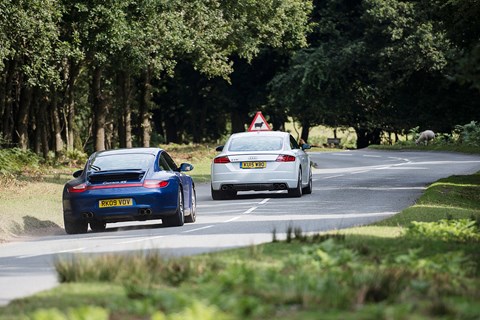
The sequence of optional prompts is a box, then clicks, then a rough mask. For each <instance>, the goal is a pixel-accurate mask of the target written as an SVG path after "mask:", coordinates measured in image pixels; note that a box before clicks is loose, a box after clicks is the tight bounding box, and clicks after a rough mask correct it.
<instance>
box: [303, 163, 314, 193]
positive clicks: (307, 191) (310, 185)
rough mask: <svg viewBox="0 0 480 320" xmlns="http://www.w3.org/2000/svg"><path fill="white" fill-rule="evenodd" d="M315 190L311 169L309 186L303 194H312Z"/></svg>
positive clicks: (304, 189)
mask: <svg viewBox="0 0 480 320" xmlns="http://www.w3.org/2000/svg"><path fill="white" fill-rule="evenodd" d="M312 190H313V181H312V170H311V169H310V175H309V177H308V186H306V187H305V188H303V190H302V192H303V194H311V193H312Z"/></svg>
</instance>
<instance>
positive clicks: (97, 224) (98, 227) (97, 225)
mask: <svg viewBox="0 0 480 320" xmlns="http://www.w3.org/2000/svg"><path fill="white" fill-rule="evenodd" d="M106 228H107V224H106V223H105V222H103V221H98V220H95V221H90V229H92V231H94V232H102V231H105V229H106Z"/></svg>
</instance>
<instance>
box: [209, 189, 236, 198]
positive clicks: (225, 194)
mask: <svg viewBox="0 0 480 320" xmlns="http://www.w3.org/2000/svg"><path fill="white" fill-rule="evenodd" d="M210 189H211V193H212V199H213V200H228V199H233V198H235V196H236V195H237V191H235V190H227V191H223V190H213V188H212V187H210Z"/></svg>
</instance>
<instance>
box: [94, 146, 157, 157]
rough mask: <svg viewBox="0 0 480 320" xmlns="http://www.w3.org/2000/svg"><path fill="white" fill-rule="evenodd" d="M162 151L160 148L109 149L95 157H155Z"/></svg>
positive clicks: (99, 152)
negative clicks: (130, 155) (125, 155)
mask: <svg viewBox="0 0 480 320" xmlns="http://www.w3.org/2000/svg"><path fill="white" fill-rule="evenodd" d="M160 151H163V149H161V148H122V149H110V150H103V151H98V152H96V156H97V157H101V156H109V155H114V154H152V155H156V154H157V153H158V152H160Z"/></svg>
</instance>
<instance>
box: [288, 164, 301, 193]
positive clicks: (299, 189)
mask: <svg viewBox="0 0 480 320" xmlns="http://www.w3.org/2000/svg"><path fill="white" fill-rule="evenodd" d="M288 195H289V196H290V197H294V198H299V197H301V196H302V169H300V170H299V172H298V184H297V187H296V188H291V189H288Z"/></svg>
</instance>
